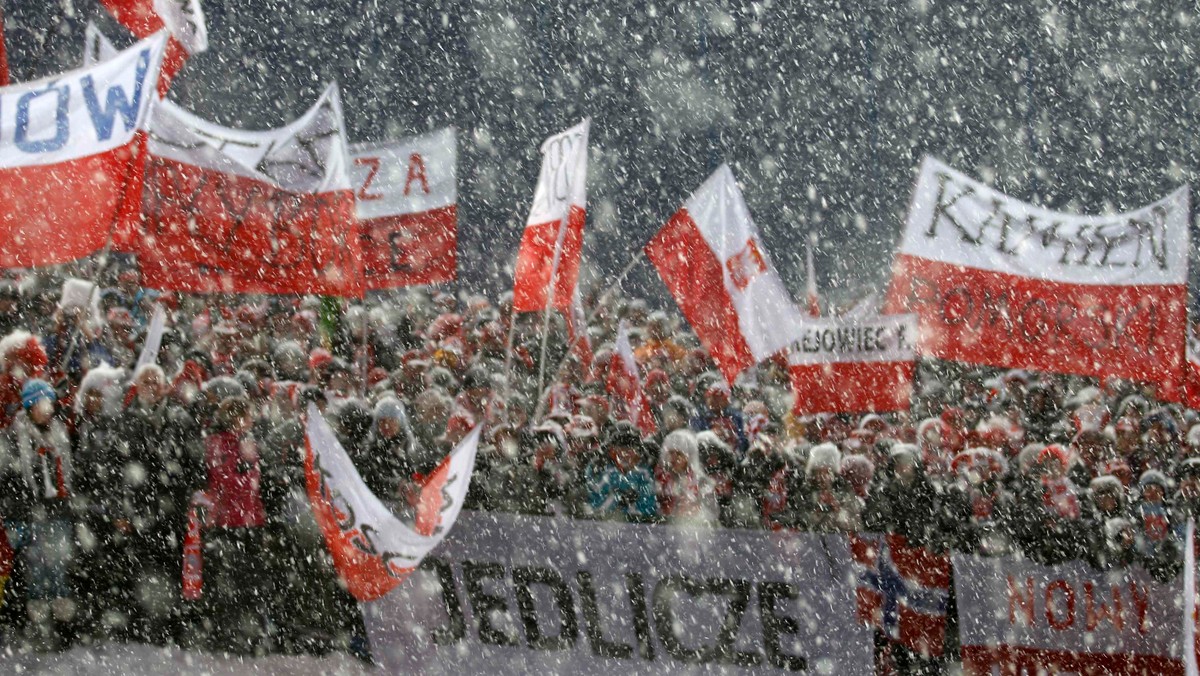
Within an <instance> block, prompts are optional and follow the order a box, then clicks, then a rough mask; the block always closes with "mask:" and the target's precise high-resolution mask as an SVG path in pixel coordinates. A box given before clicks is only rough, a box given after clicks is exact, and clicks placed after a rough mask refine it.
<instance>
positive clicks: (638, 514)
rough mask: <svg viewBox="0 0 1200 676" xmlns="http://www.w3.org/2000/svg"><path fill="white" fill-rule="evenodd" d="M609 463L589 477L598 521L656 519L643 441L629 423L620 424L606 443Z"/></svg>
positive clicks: (653, 493)
mask: <svg viewBox="0 0 1200 676" xmlns="http://www.w3.org/2000/svg"><path fill="white" fill-rule="evenodd" d="M606 446H607V447H608V459H609V461H608V463H607V464H605V465H603V466H596V467H593V468H592V470H591V472H590V475H589V477H588V483H589V485H590V486H591V498H590V501H591V504H592V510H593V511H594V512H595V514H596V516H597V517H599V518H607V519H615V520H627V521H650V520H653V519H655V518H657V517H658V500H657V497H656V496H655V482H654V475H653V474H652V473H651V472H650V470H648V469H647V468H646V467H645V466H644V465H643V464H642V440H641V437H640V436H639V435H638V432H637V430H636V429H634V427H633V426H632V425H630V424H629V423H619V424H618V425H617V427H616V430H615V432H614V433H613V434H612V436H610V437H609V438H608V440H607V443H606Z"/></svg>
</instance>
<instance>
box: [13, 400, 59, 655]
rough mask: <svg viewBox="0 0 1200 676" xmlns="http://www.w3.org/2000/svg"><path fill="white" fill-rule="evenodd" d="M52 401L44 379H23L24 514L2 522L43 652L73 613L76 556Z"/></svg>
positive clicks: (17, 432) (19, 433) (16, 425)
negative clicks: (22, 571)
mask: <svg viewBox="0 0 1200 676" xmlns="http://www.w3.org/2000/svg"><path fill="white" fill-rule="evenodd" d="M55 399H56V397H55V393H54V389H53V388H52V387H51V386H50V384H49V383H47V382H46V381H44V380H38V379H30V380H27V381H26V382H25V384H24V386H23V387H22V388H21V410H20V411H19V412H18V413H17V415H16V416H15V417H14V418H13V424H12V436H13V439H14V441H15V446H16V453H17V462H18V466H19V467H20V473H21V477H22V482H21V487H20V488H21V494H22V495H23V502H24V509H23V510H21V511H22V512H23V514H20V512H19V513H18V515H17V516H16V517H15V518H14V517H8V519H9V520H8V521H6V524H7V525H6V527H7V529H8V530H10V531H11V532H10V533H9V535H10V541H11V542H12V546H13V548H14V549H15V550H16V552H17V555H18V556H19V557H20V558H21V560H22V561H23V562H24V563H25V565H26V567H27V571H28V587H29V591H28V597H29V603H28V606H27V610H28V612H29V619H30V622H31V625H32V627H33V629H34V631H35V632H36V635H37V637H38V639H39V640H40V641H41V642H42V645H44V646H47V647H54V646H57V645H58V644H59V640H60V639H61V632H60V630H61V629H63V628H64V625H65V624H66V623H68V622H70V621H71V620H72V619H74V617H75V613H76V604H75V601H74V599H73V594H72V591H71V587H70V583H69V579H68V574H69V572H70V565H71V561H72V559H73V557H74V555H75V547H74V516H75V514H74V504H73V502H72V501H73V498H74V496H75V486H74V479H75V473H74V462H73V454H72V449H71V440H70V437H69V436H68V434H67V429H66V426H65V425H64V424H63V422H62V419H61V418H60V417H59V415H58V411H57V409H56V403H55ZM21 516H23V517H24V518H21Z"/></svg>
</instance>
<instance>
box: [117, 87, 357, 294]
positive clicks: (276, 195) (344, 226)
mask: <svg viewBox="0 0 1200 676" xmlns="http://www.w3.org/2000/svg"><path fill="white" fill-rule="evenodd" d="M151 132H152V136H151V140H150V157H149V160H148V162H147V168H146V191H145V199H144V203H143V210H142V211H143V228H142V232H141V233H139V234H140V236H139V237H137V239H136V241H133V242H130V243H129V244H128V246H129V247H130V248H131V249H133V250H135V251H136V253H137V254H138V262H139V263H140V264H141V266H142V272H143V277H144V279H145V284H146V286H148V287H151V288H157V289H169V290H173V291H187V292H198V293H205V292H209V293H211V292H225V293H229V292H234V293H280V294H292V293H302V294H303V293H315V294H324V295H338V296H359V295H361V293H362V275H361V274H360V271H361V268H362V258H361V253H362V248H361V242H360V239H359V228H358V219H357V217H356V216H355V204H354V193H353V190H351V188H350V178H349V174H348V167H347V165H348V151H347V148H346V143H345V129H344V126H343V121H342V106H341V98H340V96H339V94H338V89H337V86H336V85H330V86H329V88H328V89H326V91H325V93H324V94H323V95H322V96H321V98H320V99H319V100H318V101H317V102H316V103H315V104H314V105H313V106H312V108H310V109H309V110H308V112H306V113H305V114H304V115H303V116H302V117H300V118H299V119H297V120H296V121H294V122H292V123H291V124H288V125H287V126H284V127H281V128H278V129H272V130H266V131H246V130H241V129H231V128H228V127H222V126H219V125H216V124H213V123H211V122H208V121H206V120H202V119H200V118H198V117H196V116H195V115H193V114H191V113H189V112H187V111H185V110H183V109H182V108H180V107H178V106H176V105H174V104H172V103H170V102H167V101H163V102H161V103H160V104H159V105H158V106H157V107H156V108H155V111H154V115H153V120H152V122H151Z"/></svg>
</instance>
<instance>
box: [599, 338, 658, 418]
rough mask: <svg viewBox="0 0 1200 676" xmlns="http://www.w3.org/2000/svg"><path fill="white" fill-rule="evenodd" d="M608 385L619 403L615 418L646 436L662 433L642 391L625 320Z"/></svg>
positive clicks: (610, 370) (611, 393) (610, 365)
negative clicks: (628, 423) (626, 421)
mask: <svg viewBox="0 0 1200 676" xmlns="http://www.w3.org/2000/svg"><path fill="white" fill-rule="evenodd" d="M606 386H607V389H608V392H609V394H610V395H612V399H613V400H614V403H615V404H617V407H616V408H617V409H618V410H614V411H613V413H614V416H613V417H615V418H624V419H625V420H628V421H629V422H630V423H632V424H633V426H634V427H636V428H637V429H638V431H639V432H641V433H642V436H643V437H649V436H650V435H652V434H654V433H655V432H657V431H658V424H657V423H656V422H655V421H654V413H653V412H652V411H651V410H650V400H649V399H647V398H646V396H645V393H644V392H643V391H642V376H641V374H640V373H638V364H637V359H636V358H635V357H634V355H633V346H631V345H630V344H629V327H628V326H627V325H626V324H625V320H621V323H620V324H619V325H618V326H617V339H616V340H615V341H614V342H613V359H612V361H611V362H610V363H609V372H608V379H607V382H606Z"/></svg>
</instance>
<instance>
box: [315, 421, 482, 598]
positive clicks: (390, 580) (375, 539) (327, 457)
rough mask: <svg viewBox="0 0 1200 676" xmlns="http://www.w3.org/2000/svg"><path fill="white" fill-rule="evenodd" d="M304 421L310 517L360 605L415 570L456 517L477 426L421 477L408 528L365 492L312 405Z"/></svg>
mask: <svg viewBox="0 0 1200 676" xmlns="http://www.w3.org/2000/svg"><path fill="white" fill-rule="evenodd" d="M307 417H308V419H307V421H306V423H305V442H306V443H305V454H304V476H305V482H306V487H307V490H308V498H309V501H310V502H311V504H312V509H313V515H314V516H315V517H316V520H317V525H318V526H320V528H321V532H322V533H323V534H324V536H325V544H326V545H327V546H328V548H329V553H330V554H331V555H332V557H333V562H334V565H335V566H336V568H337V571H338V575H339V576H341V578H342V581H344V582H345V583H346V588H347V589H348V590H349V591H350V593H351V595H353V596H354V598H356V599H358V600H359V601H372V600H374V599H377V598H379V597H381V596H383V595H385V594H387V593H388V592H389V591H391V590H392V589H395V588H396V585H398V584H400V583H401V582H403V581H404V580H405V578H407V577H408V576H409V575H410V574H411V573H412V572H413V571H414V570H416V568H417V566H418V565H419V564H420V563H421V559H423V558H425V555H426V554H428V553H429V552H430V551H431V550H432V549H433V548H434V547H436V546H437V545H438V543H440V542H441V541H442V540H443V539H444V538H445V537H446V534H447V533H448V532H449V531H450V528H451V527H452V526H453V525H454V522H455V521H456V520H457V519H458V514H459V512H460V511H462V505H463V500H464V499H465V498H466V496H467V488H468V487H469V486H470V483H471V473H472V472H473V471H474V470H475V453H476V450H477V449H478V448H479V436H480V431H481V430H482V427H480V426H476V427H475V429H473V430H471V432H470V433H469V434H467V436H466V438H464V439H463V440H462V441H461V442H460V443H459V444H458V447H457V448H455V449H454V451H453V452H452V453H451V454H450V455H448V456H446V458H445V459H444V460H443V461H442V462H441V464H439V465H438V467H437V469H435V470H434V471H433V472H432V473H431V474H430V475H429V476H428V477H426V479H425V481H424V483H423V485H422V487H421V496H420V499H419V502H418V504H417V510H416V521H415V523H414V524H413V525H412V526H409V525H408V524H406V523H404V522H403V521H401V520H400V519H398V518H396V516H395V515H394V514H392V512H391V510H389V509H388V507H387V505H386V504H384V503H383V501H381V500H380V499H379V497H378V496H376V495H375V494H373V493H372V492H371V490H370V489H369V488H367V485H366V484H365V483H364V482H363V480H362V477H361V476H360V475H359V473H358V470H356V469H354V463H352V462H351V461H350V456H349V455H347V454H346V450H345V449H344V448H342V445H341V444H340V443H338V440H337V437H336V436H335V435H334V434H333V430H331V429H330V428H329V424H328V423H327V422H325V418H324V417H322V415H321V412H320V411H319V410H317V407H316V406H315V405H314V404H309V405H308V413H307Z"/></svg>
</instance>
